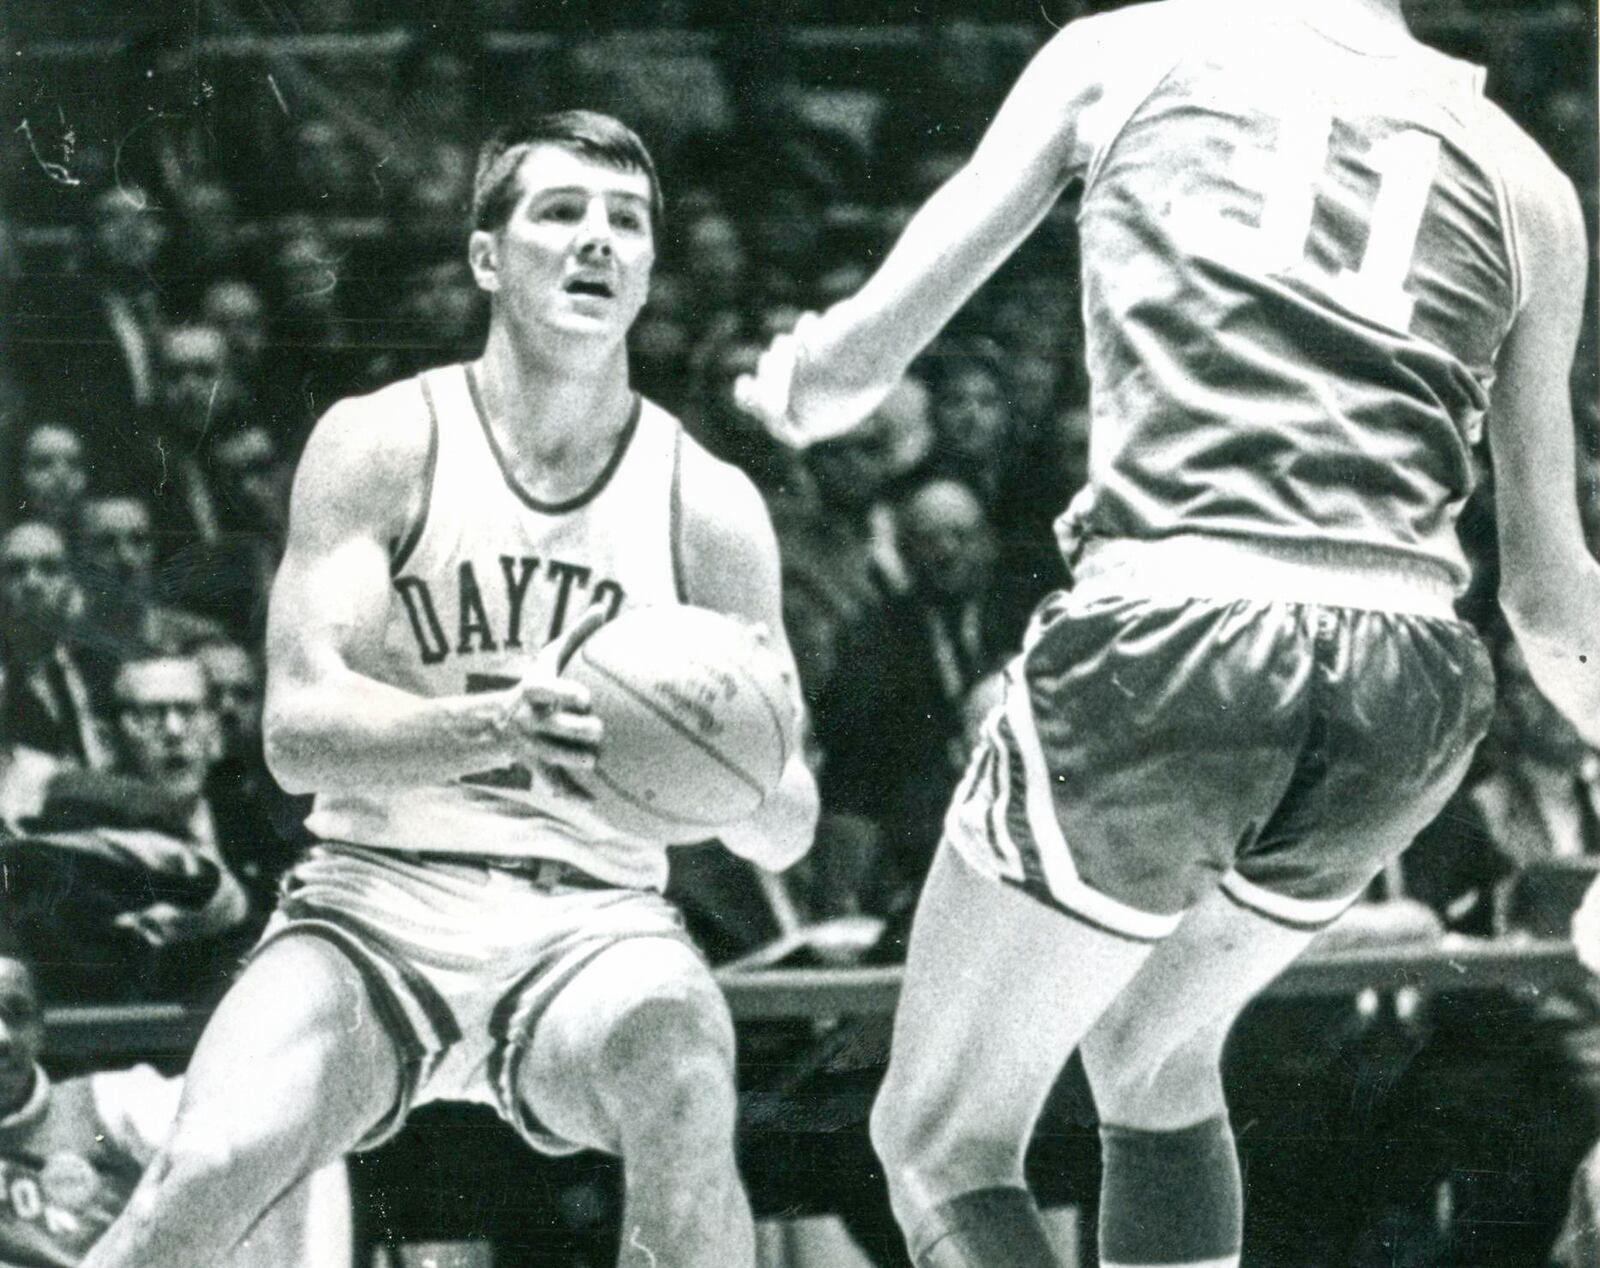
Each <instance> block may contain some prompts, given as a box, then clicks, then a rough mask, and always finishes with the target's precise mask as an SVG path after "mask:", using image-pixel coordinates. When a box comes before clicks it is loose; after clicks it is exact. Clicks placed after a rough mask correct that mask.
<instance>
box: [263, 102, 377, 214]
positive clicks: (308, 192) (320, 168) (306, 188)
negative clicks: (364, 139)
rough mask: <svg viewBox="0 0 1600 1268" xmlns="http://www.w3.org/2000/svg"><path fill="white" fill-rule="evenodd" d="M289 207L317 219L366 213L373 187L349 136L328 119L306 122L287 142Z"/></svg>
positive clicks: (314, 119) (287, 192) (286, 194)
mask: <svg viewBox="0 0 1600 1268" xmlns="http://www.w3.org/2000/svg"><path fill="white" fill-rule="evenodd" d="M288 148H289V173H288V175H289V181H288V189H287V190H285V191H284V194H285V196H286V197H287V199H288V202H289V204H290V206H291V207H292V208H293V209H294V210H296V211H301V212H308V213H312V214H315V215H321V216H353V215H359V214H361V213H362V212H365V211H367V210H369V209H370V206H371V202H372V197H371V196H372V195H373V194H375V193H376V187H375V186H374V185H373V183H372V181H371V180H370V179H369V177H368V176H367V170H366V165H365V164H364V163H363V162H362V156H361V153H360V151H359V150H358V149H357V148H356V144H355V142H354V140H353V139H352V138H351V136H350V134H349V133H348V132H347V131H345V129H343V128H341V127H340V126H339V125H338V124H336V123H333V122H331V121H330V120H328V119H317V118H312V119H307V120H305V121H304V122H303V123H301V124H300V126H299V127H297V128H295V130H294V133H293V135H292V136H291V137H290V139H289V147H288Z"/></svg>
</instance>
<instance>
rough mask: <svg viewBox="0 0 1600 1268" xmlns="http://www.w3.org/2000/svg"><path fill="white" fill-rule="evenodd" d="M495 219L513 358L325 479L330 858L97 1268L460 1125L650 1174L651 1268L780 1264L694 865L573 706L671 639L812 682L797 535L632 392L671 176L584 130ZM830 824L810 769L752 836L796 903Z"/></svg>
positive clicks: (324, 788) (486, 167) (299, 587)
mask: <svg viewBox="0 0 1600 1268" xmlns="http://www.w3.org/2000/svg"><path fill="white" fill-rule="evenodd" d="M473 207H474V211H473V214H474V223H475V226H476V227H475V229H474V231H473V233H472V235H471V239H470V244H469V248H468V254H469V258H470V262H471V265H472V268H473V272H474V274H475V275H476V278H477V282H478V285H479V286H481V287H482V288H483V289H484V290H485V291H487V292H488V294H489V299H490V304H491V319H490V330H489V335H488V341H487V345H486V348H485V351H484V353H483V355H482V356H481V357H480V358H478V359H477V360H476V361H474V362H471V363H470V364H465V365H452V366H447V367H445V368H443V369H437V370H429V371H425V372H424V373H422V374H420V375H418V376H417V377H415V378H411V379H407V380H405V381H403V382H400V383H396V384H394V385H392V386H390V387H386V388H384V389H382V390H380V391H378V392H376V393H375V394H373V395H371V396H368V397H363V398H359V399H355V400H349V401H345V402H343V403H341V404H338V405H335V406H334V407H333V409H332V410H330V411H329V413H328V414H327V415H326V416H325V417H324V418H323V419H322V421H321V422H320V424H319V425H318V427H317V429H316V432H315V434H314V435H313V436H312V438H311V440H310V443H309V445H308V448H307V450H306V453H305V457H304V460H303V461H302V463H301V466H300V471H299V473H298V476H297V484H296V488H295V493H294V499H293V505H292V508H291V528H290V535H289V543H288V550H287V554H286V557H285V559H284V562H283V567H282V570H281V571H280V573H279V574H278V579H277V584H276V588H275V591H274V595H273V601H272V608H271V615H270V620H269V632H268V645H267V653H268V661H269V670H268V685H267V703H266V713H267V720H266V732H267V747H268V753H269V758H270V761H271V763H272V768H273V771H274V773H275V774H276V775H277V777H278V778H279V780H280V781H281V782H282V783H283V784H284V786H285V787H286V788H288V789H290V790H291V791H297V792H313V793H315V795H316V801H315V806H314V810H313V813H312V814H311V816H310V819H309V820H308V826H309V827H310V828H311V829H312V831H313V832H314V833H315V834H316V836H317V837H319V838H320V840H321V843H320V844H319V845H317V846H315V847H314V848H313V849H312V850H311V852H310V854H309V856H308V858H307V859H306V860H305V861H304V862H303V863H302V864H300V865H299V866H298V867H297V868H295V869H294V870H293V871H291V873H290V874H289V876H288V877H287V878H286V880H285V883H284V887H283V899H282V903H281V905H280V909H279V912H278V913H277V915H276V917H275V918H274V922H273V924H272V925H271V926H269V928H268V931H267V933H266V935H265V937H264V940H263V942H262V944H261V946H260V947H259V948H258V950H257V952H256V953H255V956H254V958H253V959H252V961H251V963H250V964H249V966H248V967H247V968H246V969H245V971H244V973H243V975H242V976H241V977H240V979H239V981H238V982H237V984H236V985H235V986H234V988H233V990H232V991H231V992H230V994H229V995H228V996H227V998H226V999H224V1001H223V1002H222V1004H221V1006H220V1007H219V1008H218V1010H217V1012H216V1014H215V1016H214V1017H213V1018H212V1020H211V1023H210V1025H209V1026H208V1027H207V1029H206V1032H205V1034H204V1036H203V1037H202V1038H201V1041H200V1044H199V1047H198V1049H197V1051H196V1053H195V1056H194V1060H193V1062H192V1063H191V1065H190V1067H189V1077H188V1083H187V1085H186V1087H185V1090H184V1099H183V1104H182V1107H181V1109H180V1112H179V1117H178V1121H177V1125H176V1127H175V1129H174V1131H173V1134H172V1137H171V1139H170V1140H169V1142H168V1143H167V1146H166V1147H165V1149H164V1150H163V1151H162V1153H161V1155H160V1157H159V1158H158V1159H157V1161H156V1163H155V1164H154V1165H153V1166H152V1168H151V1170H150V1173H149V1177H148V1179H147V1180H146V1181H145V1183H144V1184H143V1186H142V1187H141V1189H140V1191H139V1192H138V1193H137V1194H136V1195H135V1197H134V1199H133V1201H132V1202H131V1203H130V1205H129V1208H128V1213H127V1214H126V1215H125V1217H124V1218H123V1219H122V1220H121V1221H119V1222H118V1224H117V1225H116V1226H115V1227H114V1228H113V1229H112V1231H111V1233H110V1234H109V1235H108V1237H107V1238H106V1240H105V1241H104V1242H103V1243H102V1246H101V1248H100V1249H99V1251H97V1252H96V1255H95V1256H94V1257H92V1258H91V1259H90V1261H89V1262H90V1264H91V1265H93V1268H109V1266H110V1265H119V1266H121V1268H148V1266H149V1265H152V1264H161V1265H163V1266H164V1268H203V1266H204V1265H209V1264H211V1263H214V1262H215V1256H216V1253H217V1250H218V1248H220V1247H225V1246H228V1245H230V1244H232V1243H233V1242H235V1241H236V1240H238V1238H239V1237H240V1236H241V1235H242V1234H243V1233H244V1232H245V1231H246V1230H247V1229H248V1228H249V1226H250V1223H251V1221H252V1220H253V1219H254V1218H255V1216H256V1215H257V1213H259V1212H260V1211H261V1210H262V1209H264V1208H265V1207H266V1206H267V1204H268V1203H270V1202H271V1201H272V1199H273V1198H274V1196H275V1195H277V1194H278V1193H280V1192H282V1191H283V1189H284V1188H285V1187H286V1186H287V1185H289V1184H291V1183H293V1182H294V1181H295V1180H296V1179H297V1178H298V1177H300V1176H302V1175H305V1174H307V1173H308V1172H310V1171H312V1170H314V1169H315V1168H316V1167H317V1166H318V1165H320V1164H321V1163H323V1162H324V1161H325V1160H327V1159H331V1158H336V1157H338V1156H340V1155H341V1154H343V1153H344V1152H346V1151H348V1150H351V1149H353V1148H367V1147H371V1146H372V1145H375V1144H377V1143H378V1142H380V1141H383V1140H386V1139H388V1138H389V1137H390V1136H391V1135H393V1134H394V1133H395V1132H396V1131H398V1130H399V1128H400V1126H401V1124H402V1123H403V1122H404V1120H405V1117H406V1114H407V1112H408V1111H409V1109H410V1108H411V1107H412V1106H413V1105H416V1104H419V1103H422V1102H424V1101H429V1100H435V1099H441V1098H443V1099H455V1100H471V1101H481V1102H486V1103H488V1104H491V1105H493V1106H495V1107H496V1108H497V1109H498V1110H499V1112H500V1113H501V1114H502V1115H503V1116H504V1117H505V1118H506V1119H507V1121H509V1122H510V1123H511V1125H512V1126H513V1127H514V1128H515V1129H516V1130H517V1131H519V1132H520V1133H521V1134H522V1136H523V1137H524V1138H525V1139H526V1140H527V1141H528V1142H529V1144H531V1145H532V1146H533V1147H534V1148H536V1149H539V1150H541V1151H544V1152H546V1153H552V1154H560V1153H568V1152H572V1151H574V1150H577V1149H580V1148H594V1149H602V1150H607V1151H610V1152H613V1153H618V1154H620V1155H621V1156H622V1160H623V1167H624V1174H625V1179H626V1184H627V1200H626V1207H625V1212H624V1217H625V1221H626V1223H625V1226H624V1228H623V1230H622V1252H621V1257H622V1262H623V1263H626V1264H630V1265H632V1264H639V1265H644V1264H673V1265H706V1266H707V1268H711V1266H713V1265H714V1266H716V1268H725V1266H726V1265H735V1264H749V1263H750V1262H751V1261H752V1259H753V1254H754V1251H753V1232H752V1226H751V1220H750V1213H749V1208H748V1204H747V1202H746V1200H745V1198H744V1195H743V1192H742V1190H741V1188H740V1185H739V1181H738V1177H737V1174H736V1172H735V1169H734V1159H733V1126H734V1108H735V1106H734V1087H733V1028H732V1024H731V1021H730V1018H729V1015H728V1012H727V1009H726V1006H725V1004H724V1001H723V999H722V996H721V994H720V993H719V991H718V989H717V987H716V985H715V983H714V981H713V979H712V977H711V975H710V973H709V971H708V970H707V968H706V966H705V965H704V963H703V962H702V961H701V960H700V958H699V957H698V956H697V955H696V953H695V952H694V950H693V949H691V947H690V946H689V944H688V943H687V942H686V941H685V940H684V936H683V934H682V933H681V930H680V925H679V921H678V918H677V915H676V913H675V912H674V911H673V909H672V908H670V907H669V906H668V905H667V904H666V902H665V901H664V900H663V899H662V897H661V896H660V893H659V891H660V889H661V887H662V884H663V883H664V881H665V878H666V871H667V862H666V858H665V852H664V850H663V849H662V848H661V847H660V846H659V845H656V844H653V843H651V842H649V841H645V840H640V839H636V838H632V837H628V836H626V835H624V834H622V833H620V832H617V831H614V830H612V829H611V828H609V827H608V826H607V825H606V824H605V823H604V822H603V821H602V820H600V819H599V818H598V817H597V816H596V815H595V814H594V813H593V812H592V811H591V810H590V809H589V808H588V806H587V805H586V804H585V802H584V800H583V797H582V795H581V788H582V772H583V771H584V770H585V769H587V768H589V767H591V766H592V765H593V762H594V758H595V754H596V752H597V748H598V746H599V745H601V744H603V743H604V736H603V735H602V734H601V732H600V725H599V721H598V719H597V718H595V717H594V716H593V715H592V713H591V712H590V710H589V703H588V698H587V696H586V694H585V692H584V691H583V690H582V689H581V688H580V687H578V686H575V685H574V684H572V683H570V682H568V681H566V680H564V679H562V678H560V677H559V676H558V670H559V668H560V665H561V663H562V661H563V658H564V657H565V656H566V655H567V654H569V653H570V651H571V650H572V649H573V648H574V647H575V646H576V644H577V642H578V640H579V639H581V637H582V636H584V635H585V634H587V633H588V632H589V631H590V630H592V629H593V628H594V626H595V625H596V624H597V623H598V622H599V621H600V620H602V619H604V618H605V617H606V616H607V615H609V614H612V613H615V612H617V611H619V610H623V609H626V608H629V607H632V606H634V605H642V604H650V603H657V604H662V603H677V602H693V603H697V604H700V605H703V606H706V607H710V608H715V609H718V610H721V611H725V612H728V613H731V614H734V615H736V616H739V617H743V618H747V619H749V620H750V621H753V622H761V623H764V624H765V625H766V626H767V628H768V629H769V630H770V631H771V639H772V641H773V644H774V646H775V648H776V649H777V651H778V653H779V654H781V655H782V656H783V657H784V658H785V660H786V661H788V649H787V646H786V645H785V644H784V643H783V641H782V639H783V636H782V633H781V628H782V627H781V621H780V604H779V594H778V561H777V552H776V546H775V542H774V538H773V534H772V530H771V526H770V524H769V522H768V520H767V517H766V514H765V511H764V509H763V507H762V504H761V502H760V500H759V499H758V496H757V494H756V492H755V490H754V487H753V486H752V485H751V484H750V483H749V482H748V481H747V480H746V479H745V478H744V477H743V476H741V475H738V474H736V473H735V472H734V471H733V469H731V468H729V467H726V466H723V465H721V464H720V463H717V462H715V461H713V460H712V459H710V458H709V457H708V456H707V455H706V454H705V453H704V452H702V451H701V450H700V449H698V448H697V447H696V446H695V445H694V444H693V443H691V442H690V441H689V440H688V439H687V438H686V437H685V436H684V434H683V432H682V430H681V429H680V428H679V426H678V424H677V422H676V420H674V419H673V418H672V417H670V416H669V415H667V414H666V413H664V412H663V411H661V410H660V409H658V408H657V407H656V406H654V405H652V404H651V403H649V402H648V401H643V400H641V399H639V398H638V397H637V396H636V395H635V394H634V393H633V392H632V391H631V390H630V388H629V385H628V370H627V360H626V350H625V345H624V340H625V337H626V334H627V331H628V327H629V325H630V324H631V323H632V321H633V319H634V317H635V316H636V315H637V314H638V312H639V309H640V307H641V306H642V305H643V303H644V300H645V295H646V291H647V289H648V286H649V280H650V268H651V263H652V261H653V259H654V243H655V233H656V226H657V224H658V221H659V216H660V197H659V193H658V190H657V186H656V180H655V174H654V169H653V167H652V166H651V161H650V158H649V156H648V154H647V153H646V151H645V150H644V148H643V146H642V145H641V144H640V142H639V140H638V138H637V137H635V136H634V134H633V133H632V132H630V131H629V130H628V129H627V128H625V127H623V126H622V125H621V124H620V123H617V122H616V121H615V120H613V119H610V118H607V117H603V116H599V115H593V114H588V113H583V112H573V113H565V114H559V115H553V116H545V117H541V118H539V119H536V120H534V121H533V122H532V123H530V124H528V125H527V126H525V127H522V128H519V129H516V130H511V131H507V132H504V133H502V134H501V135H499V136H498V137H497V138H496V139H495V140H493V141H491V142H490V143H489V145H488V146H487V147H486V148H485V150H484V152H483V154H482V155H481V156H480V162H479V167H478V174H477V179H476V185H475V190H474V200H473ZM792 667H793V666H792V661H790V662H789V668H790V669H791V670H792ZM796 747H798V746H796ZM815 812H816V798H815V791H814V788H813V785H812V783H811V781H810V777H809V775H808V774H807V773H806V771H805V769H804V767H803V766H802V765H800V764H799V763H798V762H797V763H796V764H794V765H792V766H791V767H790V768H789V769H788V770H787V771H786V773H785V776H784V782H783V784H782V786H781V788H780V789H779V791H778V793H777V794H775V796H774V797H773V798H771V799H769V800H768V802H767V803H766V804H765V805H764V806H763V807H762V809H761V810H760V811H758V812H757V814H756V815H755V816H754V817H753V818H752V819H751V820H750V821H749V822H745V823H739V824H730V825H728V826H727V828H726V829H725V830H724V831H722V832H721V834H720V835H721V837H722V839H723V841H724V842H725V843H726V844H727V845H728V846H729V847H730V848H731V849H733V850H735V851H737V852H739V853H740V854H742V855H745V856H746V857H749V858H751V859H754V860H756V861H757V862H760V863H764V864H766V865H767V866H769V867H772V868H774V869H777V868H782V867H784V866H786V865H788V864H789V863H791V862H793V861H794V860H795V859H796V858H797V857H798V856H799V855H800V854H801V853H802V852H803V851H804V850H805V848H806V847H807V846H808V845H809V842H810V838H811V831H812V827H813V822H814V818H815Z"/></svg>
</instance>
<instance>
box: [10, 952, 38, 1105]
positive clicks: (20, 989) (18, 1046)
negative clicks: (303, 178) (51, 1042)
mask: <svg viewBox="0 0 1600 1268" xmlns="http://www.w3.org/2000/svg"><path fill="white" fill-rule="evenodd" d="M43 1047H44V1011H43V1010H42V1009H41V1008H40V1007H39V992H38V990H37V988H36V987H35V986H34V983H33V974H32V973H30V972H29V971H28V966H27V965H25V964H23V963H22V962H21V961H20V960H13V959H11V958H10V957H8V956H6V957H0V1115H5V1114H12V1113H15V1112H16V1111H17V1110H18V1109H20V1108H21V1107H22V1106H23V1105H24V1104H25V1103H26V1102H27V1099H28V1096H29V1094H30V1093H31V1092H32V1091H33V1078H34V1066H35V1065H36V1063H37V1062H38V1060H39V1053H40V1051H41V1050H42V1049H43Z"/></svg>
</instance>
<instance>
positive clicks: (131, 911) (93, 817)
mask: <svg viewBox="0 0 1600 1268" xmlns="http://www.w3.org/2000/svg"><path fill="white" fill-rule="evenodd" d="M107 712H109V717H110V725H109V732H110V740H112V744H114V751H115V765H114V767H112V768H110V770H98V772H72V770H62V772H59V773H56V775H54V776H53V778H51V780H50V781H48V784H46V786H45V791H43V797H42V802H40V805H38V809H37V812H35V813H32V815H29V817H27V818H26V820H22V823H21V828H24V829H26V831H27V833H29V841H32V842H34V850H32V853H30V855H29V858H27V860H26V861H24V863H22V865H19V866H21V868H22V877H24V879H22V882H21V884H19V890H21V895H22V900H21V905H19V906H21V909H19V911H14V913H13V917H14V919H16V922H18V924H16V929H19V930H24V932H26V933H24V937H26V941H27V945H29V946H30V948H34V949H35V953H37V951H40V948H48V946H51V945H54V946H72V948H74V959H72V961H70V962H66V964H53V965H51V969H53V972H54V973H56V977H58V978H59V981H58V985H59V986H61V988H62V989H67V988H70V989H72V991H74V993H75V994H78V996H83V997H96V996H98V997H123V999H141V997H144V999H147V997H163V999H171V997H179V999H206V997H213V996H214V994H216V991H218V989H219V988H221V985H222V983H224V978H226V975H227V973H229V970H230V969H232V967H234V964H235V961H237V957H238V954H240V953H242V951H243V949H245V946H248V940H250V937H251V932H253V930H259V927H261V924H262V921H264V919H266V916H264V913H251V908H250V897H248V892H246V890H245V887H243V885H242V884H240V881H238V877H237V876H235V874H234V873H232V869H230V868H229V865H227V853H229V847H227V845H226V844H224V841H222V837H221V831H219V823H218V817H216V815H214V813H213V809H211V804H210V802H208V799H206V796H205V793H206V784H208V780H210V773H211V768H213V765H214V764H216V760H218V756H219V749H221V741H219V736H218V724H216V719H214V717H213V714H211V709H210V695H208V687H206V679H205V671H203V669H202V668H200V663H198V661H197V660H194V658H192V656H144V658H138V660H130V661H126V663H125V664H123V666H122V668H120V669H118V671H117V676H115V679H114V680H112V687H110V703H109V709H107ZM107 850H110V852H114V853H115V855H117V858H118V866H117V868H114V869H110V873H109V874H104V876H101V877H99V879H96V876H98V873H96V871H85V868H83V860H85V857H93V858H94V860H96V863H104V861H106V858H104V855H106V852H107ZM27 866H34V868H35V869H37V874H35V879H32V881H29V879H27V877H29V873H27ZM61 877H66V879H61ZM166 882H170V884H166ZM163 884H166V889H162V885H163ZM152 892H154V893H155V897H154V900H152ZM253 916H256V919H251V917H253Z"/></svg>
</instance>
